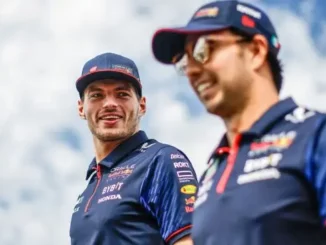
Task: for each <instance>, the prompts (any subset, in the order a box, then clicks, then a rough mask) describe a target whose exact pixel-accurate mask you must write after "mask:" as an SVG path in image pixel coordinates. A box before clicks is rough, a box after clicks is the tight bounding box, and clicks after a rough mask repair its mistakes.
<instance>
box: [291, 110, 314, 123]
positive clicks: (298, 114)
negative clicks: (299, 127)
mask: <svg viewBox="0 0 326 245" xmlns="http://www.w3.org/2000/svg"><path fill="white" fill-rule="evenodd" d="M315 114H316V113H315V112H314V111H309V110H307V109H305V108H303V107H297V108H296V109H294V111H293V112H292V113H290V114H287V115H286V116H285V120H286V121H289V122H292V123H295V124H297V123H302V122H304V121H305V120H307V119H308V118H310V117H312V116H314V115H315Z"/></svg>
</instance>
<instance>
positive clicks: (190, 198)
mask: <svg viewBox="0 0 326 245" xmlns="http://www.w3.org/2000/svg"><path fill="white" fill-rule="evenodd" d="M185 201H186V205H190V204H194V203H195V201H196V197H195V196H191V197H189V198H185Z"/></svg>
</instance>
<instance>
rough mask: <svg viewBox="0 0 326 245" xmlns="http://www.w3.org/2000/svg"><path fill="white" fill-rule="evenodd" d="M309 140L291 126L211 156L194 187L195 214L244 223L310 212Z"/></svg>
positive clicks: (311, 206)
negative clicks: (208, 164)
mask: <svg viewBox="0 0 326 245" xmlns="http://www.w3.org/2000/svg"><path fill="white" fill-rule="evenodd" d="M308 144H309V141H308V140H307V139H306V137H305V134H298V133H297V132H296V131H294V130H289V131H286V132H278V133H270V134H266V135H264V136H263V137H262V138H259V139H258V140H247V141H246V140H244V141H243V142H242V143H241V145H240V147H239V148H238V150H237V151H232V150H231V151H230V153H229V154H224V155H217V156H215V157H213V158H212V159H211V166H210V167H209V168H208V170H207V171H206V173H205V176H204V178H203V180H202V181H201V185H200V187H199V190H198V197H197V201H196V204H195V209H196V212H197V214H200V213H202V214H204V215H205V216H208V217H212V216H214V215H215V216H219V217H220V219H223V218H222V216H224V215H225V214H227V218H228V219H229V220H230V217H233V219H234V221H235V222H238V220H241V221H242V222H244V223H245V222H253V221H254V220H262V219H269V218H271V217H274V218H276V217H278V216H280V215H284V214H285V213H291V214H294V213H295V212H298V214H299V213H300V214H303V215H304V214H305V213H307V212H310V211H309V210H312V208H313V205H314V203H313V202H312V201H311V200H312V194H311V192H310V190H311V189H310V188H309V183H308V180H307V178H306V172H305V171H306V169H305V166H306V165H307V161H308V159H309V156H308V155H307V154H308V153H307V152H308V151H307V148H308ZM204 210H205V211H204ZM307 210H308V211H307Z"/></svg>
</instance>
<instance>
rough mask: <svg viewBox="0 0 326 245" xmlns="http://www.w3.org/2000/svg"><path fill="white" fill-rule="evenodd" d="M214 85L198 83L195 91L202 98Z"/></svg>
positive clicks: (211, 83)
mask: <svg viewBox="0 0 326 245" xmlns="http://www.w3.org/2000/svg"><path fill="white" fill-rule="evenodd" d="M213 85H214V83H213V82H202V83H199V84H198V85H197V86H196V91H197V93H198V94H199V95H200V96H203V95H204V93H205V92H206V91H207V90H208V89H210V88H211V87H213Z"/></svg>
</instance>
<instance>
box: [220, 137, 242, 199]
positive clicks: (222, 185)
mask: <svg viewBox="0 0 326 245" xmlns="http://www.w3.org/2000/svg"><path fill="white" fill-rule="evenodd" d="M241 137H242V135H241V134H238V135H237V136H236V137H235V140H234V144H233V146H232V148H231V150H230V154H229V156H228V158H227V163H226V167H225V170H224V172H223V174H222V176H221V178H220V180H219V182H218V183H217V185H216V192H217V193H219V194H221V193H223V192H224V190H225V187H226V185H227V183H228V180H229V178H230V175H231V173H232V170H233V168H234V164H235V160H236V158H237V154H238V151H239V147H240V140H241Z"/></svg>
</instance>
